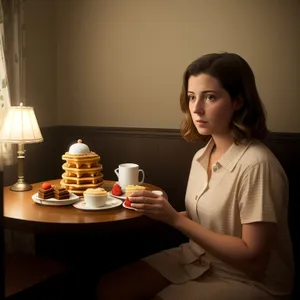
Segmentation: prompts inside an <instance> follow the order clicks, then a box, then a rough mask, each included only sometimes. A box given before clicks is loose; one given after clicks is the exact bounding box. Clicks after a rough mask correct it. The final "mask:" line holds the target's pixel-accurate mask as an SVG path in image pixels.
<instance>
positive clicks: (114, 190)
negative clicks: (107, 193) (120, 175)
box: [111, 183, 123, 196]
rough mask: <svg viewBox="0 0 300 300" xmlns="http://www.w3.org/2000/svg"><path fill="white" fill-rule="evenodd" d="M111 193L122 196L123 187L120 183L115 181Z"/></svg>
mask: <svg viewBox="0 0 300 300" xmlns="http://www.w3.org/2000/svg"><path fill="white" fill-rule="evenodd" d="M111 193H112V194H113V195H114V196H121V195H122V194H123V192H122V189H121V187H120V185H119V184H117V183H115V184H114V186H113V188H112V190H111Z"/></svg>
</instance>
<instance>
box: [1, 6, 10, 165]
mask: <svg viewBox="0 0 300 300" xmlns="http://www.w3.org/2000/svg"><path fill="white" fill-rule="evenodd" d="M0 35H1V36H0V128H1V126H2V124H3V120H4V117H5V114H6V111H7V108H8V107H9V106H10V105H11V103H10V95H9V88H8V78H7V68H6V60H5V38H4V13H3V7H2V3H1V2H0ZM0 147H1V149H0V150H1V151H0V153H1V154H2V155H1V156H2V159H3V163H4V164H5V165H9V164H12V163H13V151H12V145H10V144H4V143H1V144H0Z"/></svg>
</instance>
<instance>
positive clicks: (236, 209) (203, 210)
mask: <svg viewBox="0 0 300 300" xmlns="http://www.w3.org/2000/svg"><path fill="white" fill-rule="evenodd" d="M213 147H214V142H213V140H212V139H211V140H210V141H209V142H208V143H207V145H206V146H205V147H204V148H202V149H200V150H199V151H198V152H197V153H196V154H195V155H194V158H193V161H192V164H191V169H190V175H189V181H188V185H187V190H186V196H185V205H186V212H187V215H188V217H189V218H190V219H192V220H193V221H195V222H197V223H200V224H201V225H202V226H203V227H205V228H207V229H209V230H212V231H214V232H217V233H220V234H225V235H231V236H235V237H238V238H242V226H243V224H249V223H253V222H274V223H276V224H277V228H278V238H277V243H276V245H275V247H274V249H273V250H272V252H271V256H270V261H269V264H268V267H267V269H266V272H265V276H264V278H263V280H262V281H260V282H255V281H251V280H250V279H249V278H248V277H247V276H246V275H245V274H244V273H242V272H241V271H239V270H237V269H236V268H234V267H232V266H231V265H229V264H227V263H225V262H223V261H221V260H220V259H218V258H217V257H214V256H213V255H211V254H210V253H208V252H207V251H205V249H203V248H202V247H201V246H199V245H198V244H196V243H195V242H194V241H192V240H190V241H189V243H185V244H183V245H181V246H180V247H179V248H174V249H170V250H166V251H163V252H161V253H158V254H154V255H153V256H150V257H149V258H147V259H146V261H147V262H148V263H150V264H151V265H152V266H153V267H154V268H156V269H157V270H158V271H160V272H161V273H162V274H163V276H165V277H166V278H167V279H169V280H170V281H171V282H173V283H183V282H186V281H188V280H193V279H194V280H201V276H202V275H203V274H204V273H205V272H206V271H208V270H210V271H212V272H213V273H215V274H216V275H218V276H220V277H223V278H227V279H233V280H240V281H243V282H249V284H251V285H256V286H258V287H259V288H263V289H265V290H266V291H268V292H269V293H271V294H273V295H287V294H289V293H290V292H291V289H292V282H293V257H292V246H291V240H290V235H289V230H288V221H287V209H288V181H287V178H286V175H285V172H284V170H283V168H282V166H281V165H280V163H279V162H278V160H277V159H276V157H275V156H274V155H273V153H272V152H271V151H270V150H269V149H268V148H267V147H266V146H265V145H264V144H263V143H261V142H259V141H256V140H254V141H251V142H249V143H247V144H239V145H236V144H232V145H231V147H230V148H229V149H228V150H227V151H226V152H225V153H224V154H223V155H222V156H221V157H220V159H219V160H218V161H217V162H216V163H215V164H214V166H213V167H212V173H211V178H210V180H209V181H208V175H207V168H208V163H209V157H210V153H211V151H212V149H213Z"/></svg>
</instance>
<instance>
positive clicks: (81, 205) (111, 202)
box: [73, 197, 123, 210]
mask: <svg viewBox="0 0 300 300" xmlns="http://www.w3.org/2000/svg"><path fill="white" fill-rule="evenodd" d="M122 203H123V201H122V200H120V199H115V198H111V197H108V199H107V201H106V203H105V205H104V206H100V207H89V206H87V205H86V203H85V201H84V200H81V201H79V202H77V203H74V204H73V206H74V207H75V208H78V209H82V210H106V209H111V208H114V207H118V206H120V205H121V204H122Z"/></svg>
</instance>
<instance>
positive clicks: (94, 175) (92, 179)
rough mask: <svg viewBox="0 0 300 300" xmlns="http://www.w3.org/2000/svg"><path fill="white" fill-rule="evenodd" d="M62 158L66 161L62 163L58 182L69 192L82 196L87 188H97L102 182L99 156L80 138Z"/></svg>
mask: <svg viewBox="0 0 300 300" xmlns="http://www.w3.org/2000/svg"><path fill="white" fill-rule="evenodd" d="M62 159H63V160H65V161H66V162H65V163H64V164H63V165H62V168H63V170H64V171H65V172H64V173H63V174H62V180H61V182H60V184H61V186H62V187H64V188H66V189H67V190H69V191H70V192H71V193H74V194H76V195H79V196H82V195H83V192H84V191H85V190H87V189H88V188H97V187H100V186H101V185H102V184H103V174H102V173H101V170H102V165H101V164H100V156H99V155H97V154H96V153H95V152H92V151H90V149H89V147H88V146H87V145H85V144H83V143H82V140H78V142H77V143H76V144H73V145H72V146H71V147H70V148H69V151H68V152H66V153H65V154H64V155H63V156H62Z"/></svg>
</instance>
